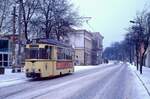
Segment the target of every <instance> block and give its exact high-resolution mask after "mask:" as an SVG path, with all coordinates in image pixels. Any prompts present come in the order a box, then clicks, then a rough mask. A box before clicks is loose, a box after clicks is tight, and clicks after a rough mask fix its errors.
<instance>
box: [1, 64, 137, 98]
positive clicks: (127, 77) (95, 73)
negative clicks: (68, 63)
mask: <svg viewBox="0 0 150 99" xmlns="http://www.w3.org/2000/svg"><path fill="white" fill-rule="evenodd" d="M132 77H133V75H132V73H131V72H130V70H129V69H128V66H127V65H126V64H117V65H108V66H102V67H100V66H99V67H97V68H95V69H90V70H86V71H79V72H75V73H73V74H71V75H65V76H62V77H56V78H49V79H45V80H31V79H30V80H28V81H27V82H24V83H19V84H16V85H12V86H7V87H2V88H1V89H0V99H31V98H32V99H35V98H36V99H137V98H136V97H135V96H134V92H132V91H133V90H132V89H133V87H132V86H133V80H132V79H133V78H132ZM134 91H135V89H134Z"/></svg>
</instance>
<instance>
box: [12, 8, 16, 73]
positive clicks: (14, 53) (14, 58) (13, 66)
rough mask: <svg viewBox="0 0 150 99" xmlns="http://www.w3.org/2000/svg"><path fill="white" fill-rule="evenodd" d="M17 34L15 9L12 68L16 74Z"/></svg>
mask: <svg viewBox="0 0 150 99" xmlns="http://www.w3.org/2000/svg"><path fill="white" fill-rule="evenodd" d="M15 34H16V7H15V6H14V7H13V38H12V42H13V44H12V47H13V48H12V68H13V71H12V72H15V71H14V69H15V67H16V52H15V46H16V42H15Z"/></svg>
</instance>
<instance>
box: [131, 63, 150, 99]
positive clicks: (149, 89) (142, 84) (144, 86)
mask: <svg viewBox="0 0 150 99" xmlns="http://www.w3.org/2000/svg"><path fill="white" fill-rule="evenodd" d="M129 67H130V69H131V70H132V71H133V73H134V75H135V76H136V78H135V79H137V80H136V81H137V82H135V86H136V88H137V90H139V94H140V96H142V97H141V98H142V99H150V68H147V67H143V74H142V75H141V74H140V72H139V71H137V70H136V66H134V65H131V64H129ZM136 94H137V92H136ZM148 97H149V98H148Z"/></svg>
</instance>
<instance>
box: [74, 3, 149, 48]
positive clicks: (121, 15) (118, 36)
mask: <svg viewBox="0 0 150 99" xmlns="http://www.w3.org/2000/svg"><path fill="white" fill-rule="evenodd" d="M72 1H73V3H74V4H75V7H76V8H78V10H79V14H80V15H81V16H87V17H92V19H91V20H90V21H89V24H90V26H91V27H92V28H93V29H91V31H92V30H93V31H97V32H100V33H101V34H102V35H103V36H104V44H103V45H104V47H107V46H110V44H111V43H112V42H115V41H121V40H122V39H123V38H124V35H125V33H126V31H125V28H128V27H129V25H130V24H131V23H129V21H130V20H132V19H134V18H135V16H136V12H137V11H142V10H143V9H145V8H147V7H148V6H149V4H148V3H150V0H72ZM90 26H89V28H90ZM85 28H87V26H85Z"/></svg>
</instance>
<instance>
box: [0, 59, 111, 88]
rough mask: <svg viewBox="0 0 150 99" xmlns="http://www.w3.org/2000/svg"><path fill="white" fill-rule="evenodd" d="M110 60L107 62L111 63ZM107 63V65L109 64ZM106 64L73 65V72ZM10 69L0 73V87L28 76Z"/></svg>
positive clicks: (15, 82)
mask: <svg viewBox="0 0 150 99" xmlns="http://www.w3.org/2000/svg"><path fill="white" fill-rule="evenodd" d="M112 63H113V62H110V63H109V64H112ZM109 64H108V65H109ZM104 65H106V64H101V65H96V66H75V72H77V71H85V70H89V69H94V68H98V67H99V66H104ZM11 71H12V70H11V69H5V74H4V75H0V88H1V87H5V86H10V85H15V84H18V83H23V82H26V81H27V79H28V78H26V76H25V73H23V72H21V73H12V72H11Z"/></svg>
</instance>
